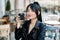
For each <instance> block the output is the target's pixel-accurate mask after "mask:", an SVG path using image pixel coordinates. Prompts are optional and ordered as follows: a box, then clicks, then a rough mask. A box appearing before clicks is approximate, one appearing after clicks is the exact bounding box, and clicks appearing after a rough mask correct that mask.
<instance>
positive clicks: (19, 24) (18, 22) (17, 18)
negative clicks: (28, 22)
mask: <svg viewBox="0 0 60 40" xmlns="http://www.w3.org/2000/svg"><path fill="white" fill-rule="evenodd" d="M16 23H17V28H20V27H21V20H20V17H19V16H17V17H16Z"/></svg>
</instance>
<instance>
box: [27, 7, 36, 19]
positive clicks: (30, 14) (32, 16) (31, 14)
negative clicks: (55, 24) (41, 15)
mask: <svg viewBox="0 0 60 40" xmlns="http://www.w3.org/2000/svg"><path fill="white" fill-rule="evenodd" d="M35 18H37V16H36V13H35V12H34V11H33V10H32V9H31V8H30V7H29V8H28V12H27V19H35Z"/></svg>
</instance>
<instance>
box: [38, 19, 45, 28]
mask: <svg viewBox="0 0 60 40" xmlns="http://www.w3.org/2000/svg"><path fill="white" fill-rule="evenodd" d="M37 24H39V25H38V26H39V27H40V28H44V29H46V25H45V24H43V23H42V22H40V21H39V20H38V21H37Z"/></svg>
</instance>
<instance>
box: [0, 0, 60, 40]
mask: <svg viewBox="0 0 60 40" xmlns="http://www.w3.org/2000/svg"><path fill="white" fill-rule="evenodd" d="M35 1H37V2H39V4H40V6H41V13H42V23H44V24H45V25H47V26H48V27H47V29H46V37H45V40H60V0H0V40H15V38H14V31H15V27H16V26H15V25H14V23H15V16H17V15H18V14H21V15H23V16H21V17H22V21H24V19H23V18H24V16H26V7H27V5H28V4H30V3H33V2H35ZM7 15H8V16H7ZM4 18H6V19H7V21H8V19H9V21H8V22H6V20H5V19H4ZM5 26H6V27H5ZM6 29H7V30H8V31H7V30H6ZM5 30H6V31H5ZM7 34H8V35H7Z"/></svg>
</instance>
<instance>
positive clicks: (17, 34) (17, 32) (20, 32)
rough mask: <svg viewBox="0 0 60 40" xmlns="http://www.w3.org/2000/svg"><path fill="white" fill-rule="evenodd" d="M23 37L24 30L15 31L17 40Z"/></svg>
mask: <svg viewBox="0 0 60 40" xmlns="http://www.w3.org/2000/svg"><path fill="white" fill-rule="evenodd" d="M21 37H22V28H19V29H17V27H16V29H15V39H20V38H21Z"/></svg>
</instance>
